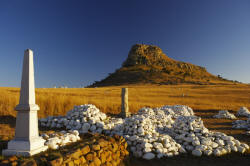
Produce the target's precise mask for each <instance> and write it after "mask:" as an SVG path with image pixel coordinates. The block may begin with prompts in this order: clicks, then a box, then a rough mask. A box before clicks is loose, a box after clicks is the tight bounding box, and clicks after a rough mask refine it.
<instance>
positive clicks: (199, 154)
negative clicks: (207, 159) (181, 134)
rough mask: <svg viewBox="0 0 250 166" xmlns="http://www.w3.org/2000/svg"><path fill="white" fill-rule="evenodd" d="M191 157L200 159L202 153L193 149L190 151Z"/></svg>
mask: <svg viewBox="0 0 250 166" xmlns="http://www.w3.org/2000/svg"><path fill="white" fill-rule="evenodd" d="M192 155H194V156H198V157H200V156H201V155H202V152H201V151H200V150H197V149H195V150H193V151H192Z"/></svg>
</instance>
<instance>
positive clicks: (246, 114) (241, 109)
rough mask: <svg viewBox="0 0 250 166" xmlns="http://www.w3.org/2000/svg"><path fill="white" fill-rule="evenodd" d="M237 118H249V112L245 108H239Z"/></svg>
mask: <svg viewBox="0 0 250 166" xmlns="http://www.w3.org/2000/svg"><path fill="white" fill-rule="evenodd" d="M236 115H237V116H245V117H249V118H250V112H249V110H248V109H247V107H241V108H240V109H239V111H238V112H237V114H236Z"/></svg>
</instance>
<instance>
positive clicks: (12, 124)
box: [0, 115, 16, 128]
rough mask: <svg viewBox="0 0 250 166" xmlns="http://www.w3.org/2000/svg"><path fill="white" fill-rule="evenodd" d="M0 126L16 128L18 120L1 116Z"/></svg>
mask: <svg viewBox="0 0 250 166" xmlns="http://www.w3.org/2000/svg"><path fill="white" fill-rule="evenodd" d="M0 124H8V125H10V127H12V128H13V127H15V126H16V118H15V117H14V116H11V115H1V116H0Z"/></svg>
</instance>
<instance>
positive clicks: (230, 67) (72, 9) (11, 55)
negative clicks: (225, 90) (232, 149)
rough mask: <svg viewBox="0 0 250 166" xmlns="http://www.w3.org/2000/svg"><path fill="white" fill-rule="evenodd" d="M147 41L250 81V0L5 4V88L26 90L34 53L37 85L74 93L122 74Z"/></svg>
mask: <svg viewBox="0 0 250 166" xmlns="http://www.w3.org/2000/svg"><path fill="white" fill-rule="evenodd" d="M142 42H143V43H146V44H155V45H158V46H159V47H161V48H162V49H163V51H164V52H167V53H168V56H169V57H171V58H174V59H176V60H181V61H185V62H190V63H193V64H197V65H200V66H204V67H206V68H207V70H208V71H209V72H211V73H213V74H215V75H218V74H220V75H222V76H223V77H225V78H228V79H233V80H239V81H242V82H247V83H249V82H250V1H249V0H196V1H193V0H183V1H180V0H112V1H111V0H99V1H97V0H40V1H38V0H36V1H34V0H1V1H0V86H20V82H21V69H22V58H23V53H24V50H25V49H26V48H31V49H32V50H33V51H34V60H35V62H34V63H35V78H36V86H37V87H52V86H53V85H57V86H60V85H68V86H71V87H73V86H80V85H88V84H90V83H92V82H93V81H96V80H101V79H103V78H104V77H106V76H107V75H108V73H111V72H114V71H115V69H117V68H119V67H120V66H121V64H122V62H123V61H124V60H125V59H126V58H127V55H128V51H129V49H130V47H131V46H132V45H133V44H135V43H142Z"/></svg>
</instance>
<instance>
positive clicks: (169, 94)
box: [0, 85, 250, 117]
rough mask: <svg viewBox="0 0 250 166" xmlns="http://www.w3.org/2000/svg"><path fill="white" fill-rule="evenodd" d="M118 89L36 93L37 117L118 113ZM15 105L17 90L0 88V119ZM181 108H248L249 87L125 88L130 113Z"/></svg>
mask: <svg viewBox="0 0 250 166" xmlns="http://www.w3.org/2000/svg"><path fill="white" fill-rule="evenodd" d="M121 88H122V86H116V87H103V88H68V89H59V88H57V89H54V88H48V89H36V102H37V104H38V105H39V106H40V108H41V109H40V111H39V112H38V115H39V117H46V116H48V115H64V114H65V113H66V112H67V111H68V110H70V109H72V108H73V106H74V105H80V104H87V103H91V104H95V105H96V106H97V107H98V108H100V110H101V111H103V112H105V113H112V114H117V113H119V111H120V103H121V98H120V94H121ZM18 101H19V89H18V88H0V115H12V116H15V115H16V111H14V107H15V105H17V104H18ZM174 104H183V105H188V106H190V107H192V108H193V109H194V110H221V109H227V110H234V111H236V110H238V109H239V108H240V107H241V106H246V107H248V108H250V85H164V86H163V85H162V86H157V85H142V86H133V85H130V86H129V108H130V111H131V112H133V113H134V112H136V111H137V110H138V109H140V108H142V107H145V106H149V107H159V106H162V105H174Z"/></svg>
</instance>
